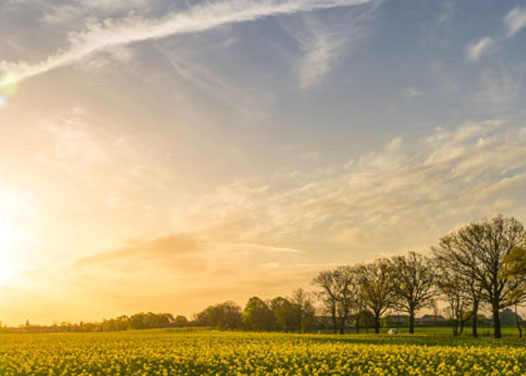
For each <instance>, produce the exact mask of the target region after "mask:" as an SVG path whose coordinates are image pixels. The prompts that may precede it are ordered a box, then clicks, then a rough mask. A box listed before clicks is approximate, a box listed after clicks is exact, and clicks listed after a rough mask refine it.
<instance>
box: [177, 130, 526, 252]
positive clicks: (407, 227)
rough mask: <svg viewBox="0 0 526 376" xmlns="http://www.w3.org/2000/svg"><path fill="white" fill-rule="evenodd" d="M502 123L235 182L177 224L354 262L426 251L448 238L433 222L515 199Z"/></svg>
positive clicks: (519, 175) (512, 148) (515, 171)
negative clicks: (321, 250) (331, 252)
mask: <svg viewBox="0 0 526 376" xmlns="http://www.w3.org/2000/svg"><path fill="white" fill-rule="evenodd" d="M504 124H505V123H503V122H502V121H498V120H495V121H487V122H471V123H466V124H462V125H461V126H459V127H458V128H456V129H447V128H439V129H437V130H436V132H434V133H433V134H432V135H431V136H428V137H425V138H423V139H421V140H419V141H418V142H416V143H415V142H409V141H404V142H402V140H401V139H400V138H395V139H394V140H393V141H391V142H389V143H388V144H387V145H386V146H385V148H383V149H382V150H378V151H375V152H372V153H369V154H365V155H363V156H361V157H359V158H357V159H355V160H354V161H353V162H352V163H347V164H344V165H342V166H340V167H338V166H331V167H327V166H326V167H324V168H321V167H320V168H318V169H316V170H315V171H312V170H311V171H310V172H301V171H294V173H283V174H277V175H276V176H275V177H274V178H273V179H272V180H269V181H266V182H265V183H266V185H265V187H266V188H265V189H264V190H262V189H258V187H261V186H263V185H258V184H257V183H252V184H244V183H243V182H238V183H236V184H234V185H232V186H229V187H224V188H222V189H221V190H220V191H218V192H216V193H211V194H210V196H208V197H206V196H205V197H200V200H199V204H197V205H192V207H189V208H187V209H185V210H182V211H180V213H181V218H183V221H185V220H186V221H188V225H189V226H190V224H191V223H198V224H199V227H198V230H196V231H199V232H200V233H202V234H207V236H209V237H210V238H215V239H222V241H229V242H234V241H235V242H244V243H252V242H264V243H270V244H272V243H274V244H275V243H284V242H288V243H289V244H291V239H294V242H293V243H292V244H291V247H292V248H300V249H303V250H304V251H305V252H307V254H308V252H309V251H311V250H312V252H315V250H316V249H317V248H318V247H329V248H331V249H337V248H338V247H339V246H342V247H348V248H347V249H348V251H349V252H350V254H351V255H352V254H353V253H352V252H353V251H354V250H358V249H360V252H359V253H358V254H356V255H353V256H352V258H353V259H354V260H355V261H356V260H359V259H364V258H368V257H373V255H375V254H377V252H378V251H379V250H381V251H386V252H394V251H396V249H397V248H398V247H404V248H405V247H408V246H411V244H413V245H414V246H415V247H416V246H417V245H424V246H425V245H426V244H427V246H429V245H430V244H432V242H433V241H434V237H435V236H439V235H440V234H441V233H442V232H443V231H448V228H446V229H443V228H442V229H440V226H441V225H440V224H443V223H449V222H454V223H458V222H463V221H464V222H465V221H470V220H472V219H474V218H478V217H485V216H488V215H491V214H492V213H493V210H494V208H493V202H494V201H495V200H496V199H498V198H499V197H500V196H501V195H506V196H509V197H511V198H513V196H514V195H517V194H518V189H519V188H520V185H521V184H522V183H523V173H524V165H523V161H524V159H525V158H526V139H525V137H524V136H523V135H522V133H521V132H523V131H522V130H521V129H518V128H515V127H509V126H504ZM260 184H263V182H260ZM489 187H495V188H492V189H490V188H489ZM320 239H323V240H320ZM293 244H296V246H294V245H293ZM328 244H331V245H328ZM305 245H307V246H305ZM427 246H426V247H427Z"/></svg>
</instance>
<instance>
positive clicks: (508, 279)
mask: <svg viewBox="0 0 526 376" xmlns="http://www.w3.org/2000/svg"><path fill="white" fill-rule="evenodd" d="M314 284H315V285H316V286H318V287H319V288H320V289H321V291H320V294H319V296H320V299H321V302H322V305H323V308H324V311H325V312H327V313H329V314H330V316H331V318H332V321H333V329H334V332H335V333H336V332H337V331H339V332H340V333H343V331H344V327H345V322H346V320H348V319H349V313H350V312H353V311H354V312H359V311H360V310H363V309H366V310H368V311H369V312H370V313H371V315H372V317H373V320H374V327H375V332H376V333H379V332H380V319H381V317H382V316H383V315H384V314H385V313H386V312H388V311H398V312H405V313H407V314H408V316H409V332H410V333H414V323H415V314H416V312H417V311H419V310H421V309H423V308H430V307H433V305H435V304H436V302H437V300H441V301H442V302H444V303H445V304H446V307H447V312H448V316H449V319H450V321H451V322H452V324H453V325H452V327H453V334H454V335H455V336H456V335H459V334H461V333H462V330H463V328H464V324H465V323H466V321H468V320H471V327H472V335H473V336H474V337H477V336H478V331H477V325H478V316H479V310H480V309H481V307H485V306H487V307H488V308H489V309H490V310H491V313H492V318H493V335H494V337H495V338H500V337H501V336H502V331H501V322H500V311H501V310H502V309H504V308H507V307H512V306H514V307H515V311H516V309H517V306H518V305H519V304H521V303H524V302H526V238H525V231H524V227H523V225H522V224H521V223H520V222H519V221H517V220H516V219H514V218H505V217H503V216H501V215H499V216H497V217H495V218H492V219H490V220H485V221H479V222H473V223H471V224H469V225H466V226H463V227H461V228H459V229H457V230H455V231H453V232H451V233H450V234H447V235H445V236H443V237H442V238H441V239H440V241H439V242H438V244H437V245H436V246H433V247H432V248H431V256H424V255H421V254H418V253H415V252H410V253H408V254H407V255H403V256H394V257H392V258H389V259H388V258H381V259H377V260H375V261H373V262H370V263H362V264H357V265H354V266H341V267H338V268H336V269H333V270H328V271H324V272H321V273H320V274H319V275H318V276H317V277H316V278H315V279H314ZM517 327H518V329H519V333H520V335H521V336H522V328H521V325H520V323H519V322H518V320H517Z"/></svg>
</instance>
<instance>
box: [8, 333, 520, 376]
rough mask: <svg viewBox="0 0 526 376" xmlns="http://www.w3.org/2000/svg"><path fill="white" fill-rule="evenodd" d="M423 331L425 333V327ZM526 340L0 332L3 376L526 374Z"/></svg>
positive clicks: (418, 335) (431, 335) (441, 336)
mask: <svg viewBox="0 0 526 376" xmlns="http://www.w3.org/2000/svg"><path fill="white" fill-rule="evenodd" d="M419 329H421V328H419ZM525 344H526V341H525V340H519V339H518V338H516V336H515V333H514V332H513V331H512V328H509V329H508V330H507V331H506V332H505V338H503V339H500V340H495V339H492V338H490V337H482V338H479V339H472V338H469V337H468V336H463V337H460V338H453V337H452V336H451V335H450V333H449V331H446V330H445V328H439V329H436V328H426V329H425V330H421V331H420V332H418V333H416V334H414V335H408V334H404V333H401V334H399V335H394V336H390V335H387V334H380V335H374V334H346V335H343V336H339V335H332V334H281V333H245V332H219V331H212V330H143V331H127V332H113V333H63V334H62V333H54V334H2V335H0V375H2V376H21V375H35V376H52V375H57V376H58V375H72V376H73V375H75V376H81V375H82V376H88V375H92V376H95V375H160V376H168V375H187V376H190V375H225V376H227V375H228V376H231V375H236V376H241V375H319V376H321V375H371V376H372V375H495V376H497V375H526V346H525Z"/></svg>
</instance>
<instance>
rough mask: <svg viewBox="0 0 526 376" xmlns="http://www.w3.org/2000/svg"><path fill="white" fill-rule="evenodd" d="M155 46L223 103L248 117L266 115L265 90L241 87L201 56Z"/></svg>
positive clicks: (183, 75) (181, 74)
mask: <svg viewBox="0 0 526 376" xmlns="http://www.w3.org/2000/svg"><path fill="white" fill-rule="evenodd" d="M227 45H228V44H227ZM155 47H156V48H157V50H158V51H160V52H161V53H162V54H163V56H164V57H166V59H167V60H168V62H169V63H170V65H171V66H172V67H173V69H174V70H175V72H176V73H177V75H178V76H179V77H180V78H182V79H184V80H186V81H188V82H191V83H192V84H194V85H195V86H196V87H198V88H199V89H200V90H202V91H203V92H205V93H207V94H208V95H210V96H211V97H213V98H214V99H215V100H218V101H220V102H222V103H223V104H225V105H226V106H228V107H230V108H231V109H233V110H235V111H236V112H238V113H239V114H241V115H243V116H244V117H245V118H247V119H259V118H263V117H265V115H266V112H265V111H264V110H262V109H261V108H262V107H265V102H268V101H267V100H266V99H265V94H264V93H261V92H257V93H256V92H252V91H253V90H252V91H249V90H245V89H243V88H240V87H237V86H236V85H234V84H233V83H232V82H230V80H228V79H224V78H223V77H221V75H219V74H217V73H215V72H214V71H213V70H211V69H209V68H207V67H205V66H204V65H203V64H201V63H200V62H198V61H197V60H198V59H195V58H192V57H191V56H188V55H184V54H181V51H178V52H177V53H175V52H173V51H171V50H169V49H167V48H164V47H162V46H160V45H159V44H156V45H155ZM181 55H184V56H181ZM256 98H257V99H256ZM236 152H238V151H234V153H236Z"/></svg>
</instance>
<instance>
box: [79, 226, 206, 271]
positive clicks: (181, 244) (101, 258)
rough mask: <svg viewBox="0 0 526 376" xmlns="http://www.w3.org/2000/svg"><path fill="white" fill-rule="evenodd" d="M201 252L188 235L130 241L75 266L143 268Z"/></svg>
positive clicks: (199, 247)
mask: <svg viewBox="0 0 526 376" xmlns="http://www.w3.org/2000/svg"><path fill="white" fill-rule="evenodd" d="M201 251H202V249H201V245H200V244H199V242H198V241H197V240H196V239H195V238H193V237H191V236H189V235H184V234H175V235H170V236H166V237H161V238H156V239H153V240H146V241H145V240H135V241H130V242H129V243H128V244H127V245H126V246H124V247H122V248H119V249H116V250H112V251H108V252H103V253H98V254H96V255H94V256H90V257H86V258H83V259H80V260H79V261H78V262H77V264H76V265H77V267H80V268H83V267H87V266H92V265H99V266H100V265H108V264H115V263H117V264H119V263H123V262H125V263H129V262H132V263H133V264H135V265H139V266H140V267H142V266H144V265H142V263H144V262H147V261H149V260H153V261H155V262H159V263H166V262H169V261H170V260H171V259H172V258H174V257H178V256H180V255H188V254H195V253H199V252H201Z"/></svg>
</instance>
